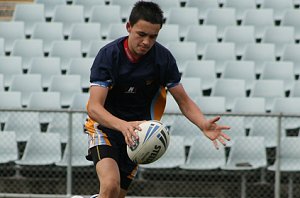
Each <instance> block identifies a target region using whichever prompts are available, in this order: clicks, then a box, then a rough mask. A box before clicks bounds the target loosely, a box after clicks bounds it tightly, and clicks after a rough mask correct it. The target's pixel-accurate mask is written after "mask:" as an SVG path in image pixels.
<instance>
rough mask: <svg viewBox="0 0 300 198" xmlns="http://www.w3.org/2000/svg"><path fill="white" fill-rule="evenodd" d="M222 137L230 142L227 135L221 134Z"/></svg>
mask: <svg viewBox="0 0 300 198" xmlns="http://www.w3.org/2000/svg"><path fill="white" fill-rule="evenodd" d="M220 135H221V136H222V137H223V138H225V139H226V140H228V141H230V137H229V136H228V135H227V134H226V133H221V134H220Z"/></svg>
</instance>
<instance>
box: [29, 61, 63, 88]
mask: <svg viewBox="0 0 300 198" xmlns="http://www.w3.org/2000/svg"><path fill="white" fill-rule="evenodd" d="M28 74H40V75H41V77H42V87H43V89H48V88H49V86H50V81H51V77H52V76H53V75H60V74H61V66H60V58H57V57H41V58H33V59H32V60H31V62H30V64H29V69H28Z"/></svg>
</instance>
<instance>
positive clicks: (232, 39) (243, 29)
mask: <svg viewBox="0 0 300 198" xmlns="http://www.w3.org/2000/svg"><path fill="white" fill-rule="evenodd" d="M222 42H225V43H234V44H235V53H236V55H237V56H242V55H243V54H244V52H245V48H246V46H247V44H250V43H252V44H254V43H255V29H254V26H247V25H243V26H227V27H226V28H225V30H224V37H223V40H222Z"/></svg>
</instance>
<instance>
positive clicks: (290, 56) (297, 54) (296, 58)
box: [280, 44, 300, 75]
mask: <svg viewBox="0 0 300 198" xmlns="http://www.w3.org/2000/svg"><path fill="white" fill-rule="evenodd" d="M280 60H282V61H291V62H293V63H294V73H295V74H296V75H300V45H298V44H286V45H285V48H284V49H283V54H282V57H281V59H280Z"/></svg>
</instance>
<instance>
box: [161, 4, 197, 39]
mask: <svg viewBox="0 0 300 198" xmlns="http://www.w3.org/2000/svg"><path fill="white" fill-rule="evenodd" d="M166 24H177V25H179V37H180V38H185V37H186V35H187V30H188V27H189V26H190V25H199V20H198V9H197V8H193V7H172V8H170V12H169V16H168V18H167V19H166Z"/></svg>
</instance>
